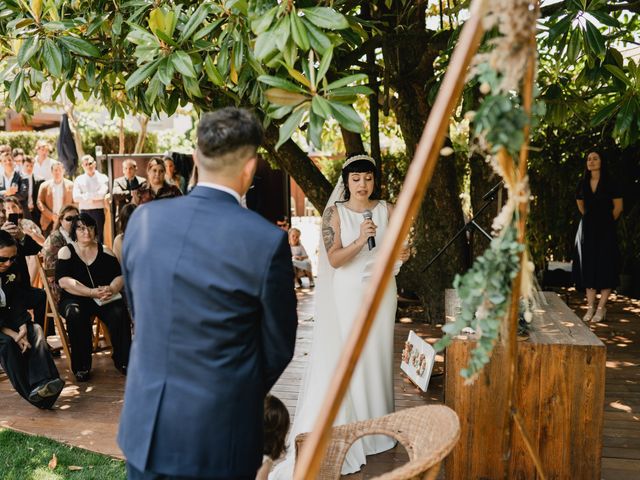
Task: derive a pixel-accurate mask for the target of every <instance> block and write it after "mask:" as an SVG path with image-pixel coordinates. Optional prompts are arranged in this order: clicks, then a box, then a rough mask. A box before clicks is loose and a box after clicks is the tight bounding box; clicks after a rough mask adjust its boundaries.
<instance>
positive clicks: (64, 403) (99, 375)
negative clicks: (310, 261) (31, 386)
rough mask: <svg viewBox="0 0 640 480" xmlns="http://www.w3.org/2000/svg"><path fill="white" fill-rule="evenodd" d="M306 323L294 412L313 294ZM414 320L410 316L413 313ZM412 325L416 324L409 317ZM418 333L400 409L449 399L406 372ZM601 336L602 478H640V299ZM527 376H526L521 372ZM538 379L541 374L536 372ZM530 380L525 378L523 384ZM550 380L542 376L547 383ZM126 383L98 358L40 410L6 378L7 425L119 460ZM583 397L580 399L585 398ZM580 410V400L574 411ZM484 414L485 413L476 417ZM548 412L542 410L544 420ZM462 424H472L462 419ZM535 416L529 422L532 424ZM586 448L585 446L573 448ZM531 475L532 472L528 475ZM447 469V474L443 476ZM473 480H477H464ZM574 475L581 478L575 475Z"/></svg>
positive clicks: (285, 381)
mask: <svg viewBox="0 0 640 480" xmlns="http://www.w3.org/2000/svg"><path fill="white" fill-rule="evenodd" d="M561 293H562V294H563V295H564V298H566V299H567V300H568V301H569V306H570V307H571V308H572V309H573V310H574V311H575V312H576V313H577V315H578V317H582V315H583V314H584V311H585V309H584V308H583V302H582V299H581V297H580V296H579V295H577V294H576V293H575V292H573V291H563V292H561ZM298 299H299V307H300V312H299V316H300V319H301V320H302V323H301V325H300V329H299V333H298V338H297V346H296V357H295V358H294V360H293V362H292V363H291V365H290V367H289V368H288V369H287V370H286V372H285V374H284V375H283V376H282V378H281V379H280V380H279V382H278V384H277V385H276V387H275V388H274V393H275V394H276V395H278V396H279V397H281V398H283V397H284V398H283V401H284V402H285V404H286V405H287V406H288V407H289V409H290V410H291V411H292V413H295V412H293V409H294V408H295V403H296V399H297V392H298V389H299V383H300V381H301V380H302V375H303V373H304V368H305V365H306V358H305V355H304V352H305V348H306V349H307V351H308V348H309V347H310V341H311V335H312V333H313V322H309V319H310V318H311V312H312V308H313V294H312V292H309V291H306V290H305V291H303V292H300V293H299V295H298ZM407 316H408V317H410V316H411V315H407ZM406 321H409V320H406ZM412 328H414V329H417V330H418V332H419V334H420V335H421V336H423V337H425V338H427V339H428V340H429V341H434V340H435V339H436V338H438V337H439V335H440V334H439V328H437V327H431V326H429V325H423V324H419V323H418V324H415V323H414V324H411V323H407V324H396V335H395V352H396V356H395V362H396V363H395V366H394V372H395V377H394V391H395V399H396V405H397V408H398V409H400V408H407V407H410V406H414V405H415V406H417V405H422V404H424V403H429V402H442V399H443V392H444V386H443V383H444V382H443V377H442V376H435V377H433V378H432V380H431V383H430V386H429V390H428V392H427V393H421V392H420V390H419V389H418V388H417V387H415V386H414V385H413V384H412V383H411V382H410V381H409V380H407V379H406V378H405V377H404V375H401V374H400V373H399V372H400V369H399V362H400V357H399V354H400V352H401V351H402V347H403V345H404V341H405V339H406V337H407V333H408V331H409V330H410V329H412ZM590 328H591V329H592V331H594V333H595V334H596V335H597V336H598V337H599V338H600V340H601V341H603V342H604V343H605V344H606V347H607V361H606V380H605V398H604V399H603V400H601V401H600V405H601V407H600V409H598V408H597V405H598V399H596V398H594V399H593V400H592V401H591V400H589V403H592V404H593V407H591V406H590V405H589V404H585V405H582V408H588V409H590V410H591V409H592V411H593V412H598V411H600V412H601V413H602V415H603V418H604V429H603V433H602V437H601V441H602V445H603V449H602V475H601V477H602V478H603V479H605V480H631V479H633V480H637V479H638V478H640V475H639V473H638V472H640V459H639V457H640V301H638V300H632V299H628V298H626V297H614V298H613V299H612V302H611V308H610V309H609V314H608V321H607V323H602V324H598V325H590ZM56 364H57V365H58V368H59V369H60V371H61V372H62V373H63V377H66V379H67V380H69V379H68V372H66V362H64V361H63V360H60V359H58V360H56ZM442 364H443V357H442V356H438V363H437V364H436V370H435V371H434V373H437V372H438V371H442ZM522 373H523V376H524V373H525V372H522ZM531 374H535V372H531ZM522 378H523V377H521V380H522ZM543 381H545V380H544V378H542V376H541V378H540V382H543ZM123 390H124V378H123V377H122V376H121V375H120V374H119V373H118V372H117V371H115V369H114V368H113V364H112V362H111V359H110V358H109V357H108V355H105V354H98V355H97V356H94V377H93V379H92V381H91V382H89V383H87V384H82V385H80V386H78V385H73V384H72V383H70V382H69V383H68V384H67V386H66V387H65V390H64V391H63V395H62V396H61V399H60V402H59V405H57V406H56V408H55V409H54V410H53V411H49V412H47V411H40V410H37V409H35V408H34V407H32V406H30V405H29V404H27V403H26V402H25V401H24V400H22V399H21V398H19V397H18V395H17V394H16V393H15V392H14V391H13V389H12V388H11V385H10V384H9V382H8V380H7V378H6V376H5V375H2V374H0V405H1V408H0V426H2V427H8V428H14V429H17V430H21V431H25V432H28V433H34V434H38V435H45V436H48V437H50V438H53V439H56V440H59V441H62V442H66V443H69V444H73V445H77V446H83V447H85V448H89V449H90V450H94V451H97V452H100V453H106V454H109V455H113V456H120V455H121V452H120V451H119V449H118V448H117V445H116V443H115V434H116V432H117V426H118V419H119V415H120V409H121V407H122V396H123ZM578 395H579V394H578V393H576V398H577V397H578ZM575 405H578V406H579V405H580V402H579V401H577V403H576V404H574V406H572V407H571V408H572V411H573V409H575V408H576V407H575ZM477 414H478V415H480V414H481V412H478V413H477ZM548 414H549V412H546V411H544V410H542V409H541V410H540V415H548ZM460 420H461V423H463V422H464V421H465V419H463V418H461V419H460ZM528 422H534V419H533V418H531V419H525V423H528ZM494 445H495V442H494V441H493V440H492V439H489V440H487V442H486V448H487V449H490V448H492V447H493V446H494ZM572 448H579V445H576V446H572ZM406 459H407V456H406V452H404V449H402V448H401V447H396V448H395V449H394V450H391V451H389V452H385V453H384V454H381V455H376V456H375V457H372V458H370V459H369V462H368V464H367V466H366V467H365V469H364V470H363V471H362V472H360V473H358V474H354V475H350V476H348V477H346V478H348V479H349V480H359V479H367V478H371V477H372V476H375V475H378V474H380V473H381V472H383V471H389V470H391V469H392V468H395V467H396V466H398V465H400V464H402V463H404V462H406ZM527 471H528V470H527ZM442 475H443V474H442V472H441V475H440V477H441V478H442ZM458 478H464V479H465V480H467V478H470V477H458ZM575 478H579V477H578V476H576V477H575Z"/></svg>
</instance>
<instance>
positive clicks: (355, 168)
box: [342, 153, 380, 202]
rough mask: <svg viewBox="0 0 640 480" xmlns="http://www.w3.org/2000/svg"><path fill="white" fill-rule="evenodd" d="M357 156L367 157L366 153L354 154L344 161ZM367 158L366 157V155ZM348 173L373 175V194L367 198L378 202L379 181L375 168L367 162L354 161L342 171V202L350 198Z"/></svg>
mask: <svg viewBox="0 0 640 480" xmlns="http://www.w3.org/2000/svg"><path fill="white" fill-rule="evenodd" d="M359 155H367V154H366V153H354V154H351V155H349V157H347V159H346V160H345V163H346V162H347V161H349V159H350V158H352V157H356V156H359ZM367 156H368V155H367ZM350 173H373V192H372V193H371V196H370V197H369V198H370V199H371V200H378V199H379V198H380V181H379V178H378V170H377V169H376V166H375V165H374V164H373V163H371V162H370V161H369V160H356V161H354V162H351V163H350V164H349V165H347V166H346V167H344V168H343V169H342V182H343V183H344V200H343V201H345V202H346V201H347V200H349V198H351V192H350V191H349V174H350Z"/></svg>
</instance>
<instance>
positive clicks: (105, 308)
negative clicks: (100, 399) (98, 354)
mask: <svg viewBox="0 0 640 480" xmlns="http://www.w3.org/2000/svg"><path fill="white" fill-rule="evenodd" d="M70 236H71V240H72V243H71V244H69V245H67V246H65V247H62V248H61V249H60V250H59V251H58V263H57V265H56V280H57V281H58V284H59V285H60V288H61V289H62V292H61V299H60V312H61V313H62V315H63V316H64V318H65V319H66V320H67V332H68V334H69V342H70V344H71V369H72V370H73V374H74V375H75V377H76V380H77V381H79V382H86V381H88V380H89V378H90V375H91V360H92V359H91V351H92V338H93V329H92V326H93V316H94V315H97V316H98V318H100V320H101V321H102V322H103V323H104V324H105V325H106V326H107V329H108V330H109V335H110V337H111V344H112V346H113V355H112V359H113V364H114V365H115V367H116V369H117V370H118V371H120V372H121V373H123V374H126V372H127V364H128V363H129V349H130V348H131V322H130V319H129V314H128V312H127V309H126V308H125V306H124V303H123V301H122V295H121V294H120V290H122V287H123V285H124V281H123V278H122V272H121V271H120V264H119V263H118V260H117V259H116V257H115V255H114V253H113V252H112V251H111V250H109V249H108V248H106V247H104V246H103V245H102V244H100V243H98V242H97V241H96V239H97V235H96V222H95V220H94V218H93V217H91V216H90V215H88V214H87V213H82V212H81V213H80V215H78V216H77V217H76V218H74V219H73V221H72V223H71V235H70Z"/></svg>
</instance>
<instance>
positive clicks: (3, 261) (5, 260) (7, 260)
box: [0, 255, 18, 263]
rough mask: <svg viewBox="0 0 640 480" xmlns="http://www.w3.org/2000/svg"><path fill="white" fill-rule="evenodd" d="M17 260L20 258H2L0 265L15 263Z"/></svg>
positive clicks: (15, 256) (0, 258)
mask: <svg viewBox="0 0 640 480" xmlns="http://www.w3.org/2000/svg"><path fill="white" fill-rule="evenodd" d="M16 258H18V256H17V255H14V256H13V257H0V263H7V262H11V263H13V262H15V261H16Z"/></svg>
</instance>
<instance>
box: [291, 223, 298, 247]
mask: <svg viewBox="0 0 640 480" xmlns="http://www.w3.org/2000/svg"><path fill="white" fill-rule="evenodd" d="M299 244H300V230H298V229H297V228H295V227H294V228H290V229H289V245H299Z"/></svg>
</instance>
